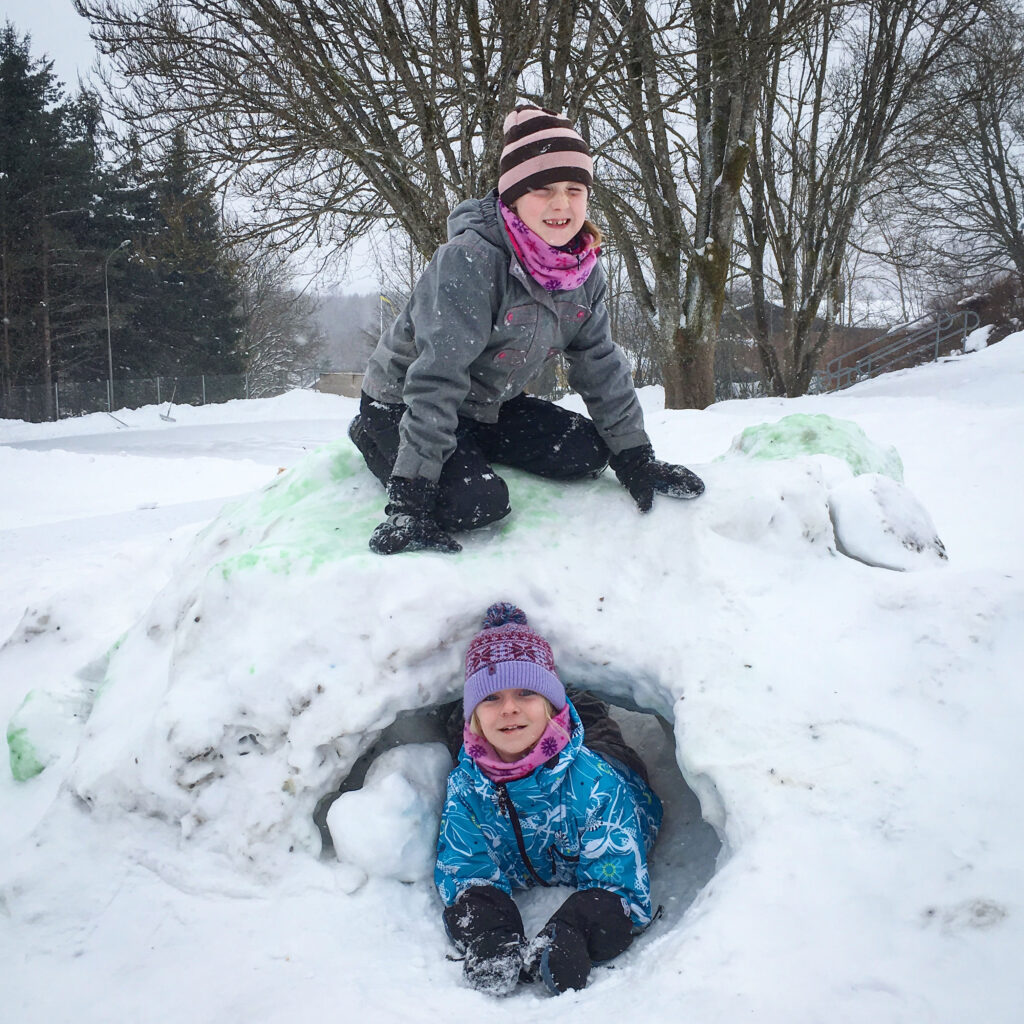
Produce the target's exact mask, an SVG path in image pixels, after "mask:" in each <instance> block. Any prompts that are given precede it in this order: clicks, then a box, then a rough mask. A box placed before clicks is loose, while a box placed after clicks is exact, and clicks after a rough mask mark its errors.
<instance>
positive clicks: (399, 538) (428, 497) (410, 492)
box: [370, 476, 462, 555]
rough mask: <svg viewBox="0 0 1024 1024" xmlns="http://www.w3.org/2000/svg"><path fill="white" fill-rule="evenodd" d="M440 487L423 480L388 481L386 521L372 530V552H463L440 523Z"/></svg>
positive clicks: (386, 553) (398, 479)
mask: <svg viewBox="0 0 1024 1024" xmlns="http://www.w3.org/2000/svg"><path fill="white" fill-rule="evenodd" d="M436 504H437V484H436V483H434V482H433V481H432V480H425V479H423V478H422V477H417V478H416V479H413V480H410V479H408V478H407V477H402V476H393V477H391V479H390V480H389V481H388V503H387V505H386V506H385V507H384V513H385V515H387V517H388V518H387V520H386V521H385V522H383V523H381V524H380V525H379V526H378V527H377V529H375V530H374V531H373V534H372V535H371V537H370V550H371V551H375V552H376V553H377V554H378V555H394V554H397V553H398V552H399V551H425V550H429V551H445V552H449V553H455V552H457V551H461V550H462V545H461V544H459V543H457V542H456V541H455V540H453V539H452V538H451V537H449V536H448V534H447V533H446V532H445V530H444V528H443V527H442V526H441V524H440V523H438V521H437V517H436V515H435V512H434V508H435V506H436Z"/></svg>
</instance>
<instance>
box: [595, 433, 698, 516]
mask: <svg viewBox="0 0 1024 1024" xmlns="http://www.w3.org/2000/svg"><path fill="white" fill-rule="evenodd" d="M608 465H610V466H611V467H612V469H613V470H614V472H615V475H616V476H617V477H618V478H619V483H620V484H622V486H623V487H625V488H626V490H627V491H629V493H630V495H631V496H632V498H633V500H634V501H635V502H636V506H637V508H638V509H640V511H641V512H650V510H651V508H652V506H653V505H654V492H655V491H657V492H658V493H659V494H667V495H668V496H669V497H670V498H698V497H700V495H702V494H703V493H704V481H703V480H701V478H700V477H699V476H697V474H696V473H691V472H690V470H688V469H687V468H686V467H685V466H674V465H672V464H671V463H670V462H661V461H660V460H658V459H656V458H655V457H654V449H653V448H652V447H651V446H650V445H649V444H640V445H637V446H636V447H635V448H626V449H625V450H624V451H621V452H618V453H617V454H614V455H612V456H611V458H610V459H609V460H608Z"/></svg>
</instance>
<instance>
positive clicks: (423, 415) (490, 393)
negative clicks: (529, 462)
mask: <svg viewBox="0 0 1024 1024" xmlns="http://www.w3.org/2000/svg"><path fill="white" fill-rule="evenodd" d="M606 287H607V279H606V277H605V272H604V268H603V267H602V266H601V263H600V260H599V261H598V263H597V265H596V266H595V268H594V270H593V271H592V272H591V274H590V276H589V278H588V279H587V281H586V282H585V283H584V284H583V285H582V286H581V287H579V288H576V289H574V290H572V291H559V292H553V293H552V292H547V291H545V289H544V288H542V287H541V285H539V284H538V283H537V282H536V281H535V280H534V279H533V278H532V277H531V276H530V275H529V273H527V271H526V270H524V269H523V267H522V266H521V265H520V263H519V260H518V258H517V257H516V255H515V251H514V250H513V248H512V245H511V242H510V241H509V238H508V234H507V233H506V231H505V227H504V224H503V223H502V221H501V214H500V212H499V210H498V198H497V193H495V192H492V193H491V194H490V195H488V196H485V197H484V198H483V199H470V200H467V201H466V202H463V203H460V204H459V206H458V207H457V208H456V209H455V210H454V211H453V212H452V214H451V216H450V217H449V218H448V241H447V242H446V243H445V244H444V245H442V246H441V247H440V248H439V249H438V250H437V252H436V253H435V254H434V257H433V259H432V260H431V261H430V263H429V265H428V266H427V268H426V270H425V271H424V272H423V275H422V276H421V277H420V279H419V281H418V282H417V283H416V287H415V288H414V289H413V293H412V297H411V298H410V300H409V302H408V304H407V305H406V306H405V308H404V309H403V310H402V311H401V313H399V315H398V317H397V318H396V320H395V322H394V323H393V324H392V325H391V326H390V327H389V328H388V330H386V331H385V332H384V334H383V335H382V336H381V339H380V341H379V342H378V344H377V348H376V349H375V351H374V353H373V355H372V356H371V357H370V362H369V365H368V366H367V369H366V376H365V377H364V379H363V390H364V391H365V392H366V394H367V395H369V396H370V397H371V398H373V399H376V400H377V401H379V402H388V403H396V402H404V403H405V405H406V406H407V409H406V412H405V413H404V415H403V416H402V421H401V424H400V427H399V434H400V438H401V443H400V446H399V450H398V459H397V461H396V462H395V466H394V473H395V475H396V476H401V477H408V478H415V477H425V478H426V479H429V480H437V478H438V477H439V476H440V474H441V468H442V467H443V465H444V463H445V460H446V459H447V458H448V456H449V455H451V453H452V452H453V451H454V450H455V431H456V429H457V427H458V420H459V417H460V416H462V417H466V418H468V419H473V420H477V421H479V422H483V423H494V422H495V421H496V420H497V418H498V410H499V409H500V408H501V405H502V403H503V402H506V401H508V400H509V399H510V398H514V397H515V396H516V395H518V394H520V393H521V392H522V391H523V389H524V388H525V387H526V385H527V384H528V383H529V382H530V381H531V380H532V379H533V378H534V377H535V376H537V374H538V373H539V371H540V370H541V368H542V367H543V365H544V363H545V361H546V360H547V359H549V358H552V357H553V356H554V355H555V354H556V353H558V352H562V353H564V354H565V357H566V359H567V361H568V363H569V384H570V385H571V386H572V388H573V389H574V390H575V391H576V392H578V393H579V394H580V395H581V396H582V397H583V400H584V401H585V402H586V405H587V409H588V411H589V412H590V415H591V417H592V418H593V420H594V424H595V426H596V427H597V429H598V431H599V433H600V434H601V437H602V438H603V439H604V441H605V443H606V444H607V445H608V447H609V448H610V449H611V450H612V451H613V452H620V451H623V450H624V449H626V448H632V447H634V446H636V445H640V444H646V443H647V441H648V438H647V434H646V432H645V431H644V424H643V414H642V413H641V411H640V403H639V402H638V401H637V397H636V392H635V391H634V390H633V381H632V377H631V375H630V368H629V363H628V361H627V359H626V356H625V354H624V353H623V352H622V350H621V349H620V348H619V347H618V346H617V345H616V344H615V343H614V342H613V341H612V338H611V332H610V330H609V322H608V311H607V309H606V308H605V304H604V295H605V290H606Z"/></svg>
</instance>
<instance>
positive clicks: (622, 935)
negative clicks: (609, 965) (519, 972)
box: [524, 889, 633, 995]
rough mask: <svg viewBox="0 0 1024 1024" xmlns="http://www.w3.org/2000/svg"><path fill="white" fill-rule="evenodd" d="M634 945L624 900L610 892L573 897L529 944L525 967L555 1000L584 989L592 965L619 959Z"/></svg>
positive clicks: (582, 894) (589, 892)
mask: <svg viewBox="0 0 1024 1024" xmlns="http://www.w3.org/2000/svg"><path fill="white" fill-rule="evenodd" d="M632 941H633V922H632V921H631V920H630V917H629V915H628V914H627V913H626V910H625V908H624V907H623V905H622V899H621V898H620V897H619V896H617V895H616V894H615V893H613V892H610V891H609V890H608V889H585V890H583V891H582V892H574V893H573V894H572V895H571V896H570V897H569V898H568V899H567V900H566V901H565V902H564V903H563V904H562V905H561V906H560V907H559V908H558V910H557V911H556V912H555V913H554V914H553V915H552V917H551V919H550V920H549V921H548V923H547V924H546V925H545V926H544V928H543V930H542V931H541V933H540V935H538V936H537V938H536V939H534V940H533V942H532V943H531V944H530V950H529V952H528V954H527V958H526V962H525V964H524V971H525V972H526V973H527V974H528V975H529V976H537V975H539V977H540V978H541V980H542V981H543V982H544V984H545V985H546V986H547V988H548V989H549V990H550V991H552V992H554V993H555V995H558V994H560V993H562V992H565V991H566V990H567V989H570V988H571V989H581V988H583V987H584V986H585V985H586V984H587V978H588V977H589V976H590V968H591V965H592V964H602V963H605V962H606V961H608V960H611V959H613V958H614V957H617V956H618V955H619V954H620V953H622V952H624V951H625V950H626V949H628V948H629V944H630V943H631V942H632Z"/></svg>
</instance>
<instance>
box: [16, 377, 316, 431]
mask: <svg viewBox="0 0 1024 1024" xmlns="http://www.w3.org/2000/svg"><path fill="white" fill-rule="evenodd" d="M318 377H319V371H317V370H312V369H307V370H302V371H289V370H280V371H273V372H264V373H240V374H199V375H197V376H182V377H162V376H161V377H139V378H130V379H126V380H116V379H115V380H114V381H113V388H111V382H110V381H107V380H98V381H60V382H58V383H56V384H54V385H53V387H52V388H46V387H45V386H44V385H42V384H34V385H33V384H29V385H23V386H19V387H11V388H7V389H6V391H4V392H2V393H0V419H10V420H27V421H29V422H32V423H41V422H43V421H45V420H50V419H65V418H67V417H70V416H84V415H85V414H86V413H92V412H109V413H113V412H114V411H115V410H117V409H140V408H142V407H143V406H146V405H163V404H164V403H165V402H166V403H167V404H168V405H169V406H170V405H213V404H217V403H219V402H230V401H231V400H232V399H236V398H272V397H274V396H275V395H282V394H284V393H285V392H286V391H293V390H294V389H295V388H304V387H311V386H312V385H313V384H314V383H315V382H316V380H317V378H318Z"/></svg>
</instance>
